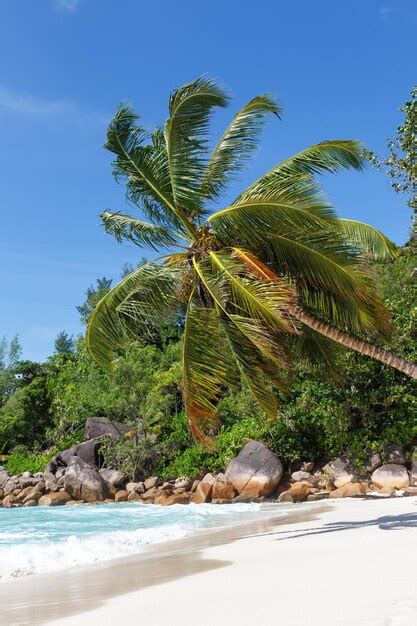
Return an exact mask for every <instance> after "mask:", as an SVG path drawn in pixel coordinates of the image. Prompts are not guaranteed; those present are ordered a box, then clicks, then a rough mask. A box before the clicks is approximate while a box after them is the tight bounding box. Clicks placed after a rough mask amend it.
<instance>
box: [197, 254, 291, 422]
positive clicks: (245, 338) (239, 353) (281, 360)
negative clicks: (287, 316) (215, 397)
mask: <svg viewBox="0 0 417 626" xmlns="http://www.w3.org/2000/svg"><path fill="white" fill-rule="evenodd" d="M193 264H194V268H195V270H196V273H197V276H198V278H199V279H200V280H201V281H202V283H203V284H204V287H205V288H206V289H207V292H208V293H209V294H210V296H211V297H212V298H213V301H214V304H215V307H216V309H217V310H218V311H219V312H220V319H221V324H222V326H223V328H224V330H225V333H226V336H227V338H228V340H229V344H230V348H231V350H232V353H233V356H234V358H235V360H236V362H237V364H238V367H239V372H240V375H241V377H242V379H243V380H244V381H245V383H246V384H247V386H248V388H249V390H250V391H251V393H252V395H253V397H254V398H255V400H256V401H257V402H258V404H259V405H260V406H261V408H262V409H263V410H264V411H265V413H266V414H267V415H269V416H270V417H273V418H274V417H276V416H277V400H276V397H275V395H274V394H273V393H272V391H271V390H270V389H269V387H268V385H267V381H268V380H269V381H270V382H271V383H272V384H273V386H275V387H280V386H282V377H281V374H280V372H281V370H282V368H284V367H286V366H287V364H288V355H287V354H285V351H284V349H283V347H282V345H281V343H280V341H279V339H280V338H279V336H278V334H277V333H276V332H275V331H274V330H273V329H271V328H270V327H268V326H267V325H266V324H265V323H263V321H260V320H259V319H254V318H250V317H243V316H242V315H237V314H233V313H230V312H228V311H227V307H228V302H227V295H226V294H225V293H224V289H223V286H222V284H221V283H222V279H220V280H219V275H218V274H217V275H216V274H215V273H213V272H212V270H210V268H209V267H208V266H207V264H203V263H197V261H196V260H195V259H193Z"/></svg>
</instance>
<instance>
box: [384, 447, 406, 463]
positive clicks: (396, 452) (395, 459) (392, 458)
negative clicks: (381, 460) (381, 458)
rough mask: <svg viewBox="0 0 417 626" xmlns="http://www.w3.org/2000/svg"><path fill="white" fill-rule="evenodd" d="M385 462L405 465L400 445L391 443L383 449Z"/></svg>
mask: <svg viewBox="0 0 417 626" xmlns="http://www.w3.org/2000/svg"><path fill="white" fill-rule="evenodd" d="M384 452H385V459H386V462H387V463H395V465H405V455H404V450H403V448H402V447H401V446H397V445H395V444H392V445H390V446H387V447H386V448H385V450H384Z"/></svg>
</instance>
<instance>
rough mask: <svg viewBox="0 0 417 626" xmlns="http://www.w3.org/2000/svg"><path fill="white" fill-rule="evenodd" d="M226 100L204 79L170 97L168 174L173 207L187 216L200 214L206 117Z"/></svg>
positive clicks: (206, 127)
mask: <svg viewBox="0 0 417 626" xmlns="http://www.w3.org/2000/svg"><path fill="white" fill-rule="evenodd" d="M227 100H228V98H227V96H226V94H225V93H224V92H223V90H222V89H220V87H219V86H218V85H217V84H216V82H215V81H214V80H212V79H210V78H206V77H200V78H197V80H194V81H193V82H191V83H188V84H187V85H184V86H183V87H181V88H180V89H177V90H176V91H174V92H173V93H172V94H171V97H170V101H169V117H168V119H167V121H166V123H165V130H164V134H165V143H166V152H167V157H168V167H169V175H170V180H171V187H172V195H173V201H174V204H175V206H176V207H177V208H179V207H181V208H182V210H184V211H185V213H186V214H187V215H199V214H200V213H201V210H202V198H203V196H202V192H201V184H202V180H203V176H204V171H205V157H206V151H207V131H208V125H209V121H210V114H211V112H212V109H213V108H214V107H216V106H220V107H223V106H225V105H226V103H227Z"/></svg>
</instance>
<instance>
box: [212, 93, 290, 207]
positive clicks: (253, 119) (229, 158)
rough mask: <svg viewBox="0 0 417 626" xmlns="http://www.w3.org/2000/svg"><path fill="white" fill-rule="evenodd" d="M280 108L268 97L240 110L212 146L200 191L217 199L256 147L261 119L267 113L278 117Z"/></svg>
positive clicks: (261, 123)
mask: <svg viewBox="0 0 417 626" xmlns="http://www.w3.org/2000/svg"><path fill="white" fill-rule="evenodd" d="M280 112H281V109H280V107H279V105H278V104H277V103H276V102H275V101H274V99H273V98H271V96H268V95H266V94H265V95H261V96H257V97H256V98H253V99H252V100H251V101H250V102H248V103H247V104H245V106H244V107H243V108H242V109H240V111H239V112H238V113H236V115H235V116H234V118H233V119H232V121H231V123H230V124H229V126H228V127H227V129H226V130H225V132H224V133H223V135H222V136H221V138H220V140H219V141H218V142H217V145H216V146H215V148H214V150H213V152H212V154H211V157H210V160H209V162H208V164H207V169H206V172H205V175H204V180H203V185H202V187H203V191H204V193H205V194H206V195H208V196H209V197H212V198H213V197H215V196H217V195H218V194H219V193H220V191H221V190H222V189H223V188H224V186H225V185H226V183H227V182H229V181H230V180H231V179H232V178H233V175H234V174H235V173H236V172H239V171H240V170H241V169H242V168H243V167H244V166H245V164H246V162H247V160H248V158H249V157H250V156H251V154H252V153H253V152H254V150H255V149H256V148H257V146H258V137H259V134H260V131H261V129H262V126H263V122H264V119H265V117H266V116H267V115H269V114H270V113H274V114H275V115H277V116H279V114H280Z"/></svg>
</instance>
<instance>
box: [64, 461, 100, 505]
mask: <svg viewBox="0 0 417 626" xmlns="http://www.w3.org/2000/svg"><path fill="white" fill-rule="evenodd" d="M64 487H65V491H66V492H67V493H69V495H70V496H71V498H72V499H73V500H84V501H85V502H96V501H98V500H105V499H106V498H108V497H109V495H110V493H109V487H108V484H107V482H106V481H105V480H104V478H103V477H102V476H101V474H100V473H99V472H98V470H96V469H95V468H94V467H92V466H91V465H88V464H87V463H84V461H82V459H80V458H77V457H74V458H73V459H72V460H71V461H70V464H69V465H68V467H67V471H66V472H65V476H64Z"/></svg>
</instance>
